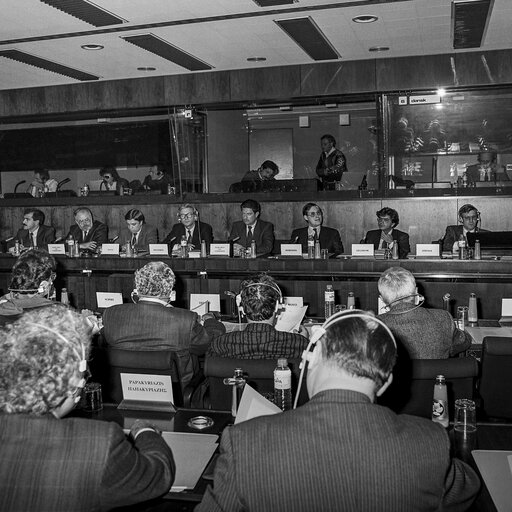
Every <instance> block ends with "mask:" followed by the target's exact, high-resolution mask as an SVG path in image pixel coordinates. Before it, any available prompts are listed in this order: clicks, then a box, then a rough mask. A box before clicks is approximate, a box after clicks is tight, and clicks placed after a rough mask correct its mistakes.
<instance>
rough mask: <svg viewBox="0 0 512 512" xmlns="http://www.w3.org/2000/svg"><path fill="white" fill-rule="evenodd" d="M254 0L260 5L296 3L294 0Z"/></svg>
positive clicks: (270, 5)
mask: <svg viewBox="0 0 512 512" xmlns="http://www.w3.org/2000/svg"><path fill="white" fill-rule="evenodd" d="M253 1H254V3H256V4H257V5H259V6H260V7H272V6H274V5H289V4H293V3H294V0H253Z"/></svg>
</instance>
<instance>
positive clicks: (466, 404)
mask: <svg viewBox="0 0 512 512" xmlns="http://www.w3.org/2000/svg"><path fill="white" fill-rule="evenodd" d="M453 431H454V438H455V456H456V457H459V458H460V459H462V460H470V459H471V450H474V449H475V448H476V407H475V402H474V401H473V400H469V399H467V398H459V399H458V400H455V416H454V424H453Z"/></svg>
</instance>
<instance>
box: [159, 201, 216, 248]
mask: <svg viewBox="0 0 512 512" xmlns="http://www.w3.org/2000/svg"><path fill="white" fill-rule="evenodd" d="M178 221H179V222H178V223H177V224H174V226H173V227H172V229H171V232H170V233H169V234H168V235H167V237H166V238H165V240H164V241H163V243H164V244H169V245H170V246H171V249H172V252H173V253H174V254H177V253H178V252H179V250H180V242H181V239H182V238H183V237H185V238H186V240H187V245H188V247H189V248H190V249H193V250H196V251H199V250H201V241H202V240H204V241H205V242H206V250H207V251H209V249H210V244H211V243H212V242H213V229H212V227H211V226H210V224H206V222H200V221H199V212H198V211H197V209H196V207H195V206H194V205H193V204H190V203H186V204H182V205H181V206H180V207H179V208H178Z"/></svg>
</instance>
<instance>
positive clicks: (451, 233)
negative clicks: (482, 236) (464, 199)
mask: <svg viewBox="0 0 512 512" xmlns="http://www.w3.org/2000/svg"><path fill="white" fill-rule="evenodd" d="M459 222H460V223H461V224H459V225H457V226H447V227H446V232H445V234H444V237H443V252H458V250H459V240H460V238H461V236H462V237H463V239H464V241H465V242H466V247H467V243H468V240H467V238H466V234H467V233H476V232H478V231H485V232H487V231H488V230H487V229H481V228H480V227H479V226H478V223H479V222H480V212H479V211H478V210H477V208H476V206H473V205H472V204H465V205H463V206H461V207H460V208H459Z"/></svg>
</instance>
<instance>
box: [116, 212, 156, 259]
mask: <svg viewBox="0 0 512 512" xmlns="http://www.w3.org/2000/svg"><path fill="white" fill-rule="evenodd" d="M124 219H125V221H126V228H127V229H126V230H124V232H123V234H122V236H121V244H122V245H123V246H125V245H126V244H130V246H131V248H132V250H133V251H134V252H135V253H136V252H148V251H149V244H157V243H158V232H157V230H156V228H155V227H153V226H150V225H149V224H146V219H145V217H144V214H143V213H142V212H141V211H140V210H137V209H136V208H133V209H131V210H129V211H128V212H126V215H125V216H124Z"/></svg>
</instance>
